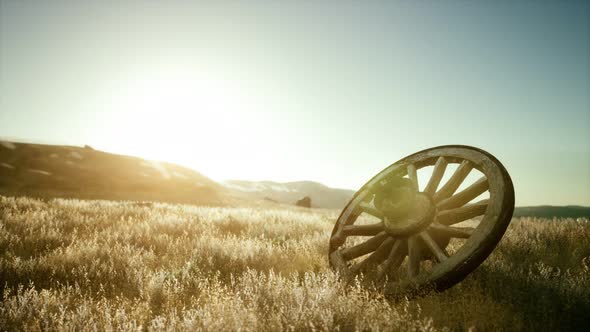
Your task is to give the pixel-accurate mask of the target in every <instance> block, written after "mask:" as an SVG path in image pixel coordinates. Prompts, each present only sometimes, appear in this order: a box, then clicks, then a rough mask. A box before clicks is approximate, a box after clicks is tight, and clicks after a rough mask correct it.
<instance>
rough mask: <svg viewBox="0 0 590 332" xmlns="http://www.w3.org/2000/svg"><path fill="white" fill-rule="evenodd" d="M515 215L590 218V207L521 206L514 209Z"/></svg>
mask: <svg viewBox="0 0 590 332" xmlns="http://www.w3.org/2000/svg"><path fill="white" fill-rule="evenodd" d="M513 216H514V217H537V218H553V217H557V218H574V219H575V218H588V219H590V207H588V206H577V205H567V206H551V205H540V206H520V207H516V208H515V209H514V215H513Z"/></svg>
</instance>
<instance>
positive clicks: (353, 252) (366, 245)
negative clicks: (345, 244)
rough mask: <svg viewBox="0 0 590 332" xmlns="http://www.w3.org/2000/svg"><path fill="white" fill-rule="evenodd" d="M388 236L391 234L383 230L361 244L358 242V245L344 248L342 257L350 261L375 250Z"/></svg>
mask: <svg viewBox="0 0 590 332" xmlns="http://www.w3.org/2000/svg"><path fill="white" fill-rule="evenodd" d="M388 237H389V234H387V233H386V232H381V233H379V234H377V235H375V236H374V237H372V238H370V239H369V240H367V241H365V242H363V243H361V244H357V245H356V246H353V247H350V248H345V249H342V258H344V260H347V261H349V260H351V259H355V258H357V257H360V256H363V255H366V254H368V253H370V252H371V251H375V250H376V249H377V248H379V246H380V245H381V243H383V241H385V239H387V238H388Z"/></svg>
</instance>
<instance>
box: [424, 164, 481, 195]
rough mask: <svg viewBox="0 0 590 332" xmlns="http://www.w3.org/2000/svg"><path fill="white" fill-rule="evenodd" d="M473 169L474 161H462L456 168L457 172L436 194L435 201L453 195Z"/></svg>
mask: <svg viewBox="0 0 590 332" xmlns="http://www.w3.org/2000/svg"><path fill="white" fill-rule="evenodd" d="M472 169H473V165H472V163H471V162H469V161H468V160H463V162H461V165H459V167H457V170H455V173H453V175H452V176H451V178H450V179H449V181H447V183H445V185H444V186H443V187H442V188H441V189H440V190H439V191H437V192H436V193H435V194H434V196H433V197H432V199H433V200H434V201H435V202H440V201H442V200H443V199H446V198H447V197H450V196H451V195H453V194H454V193H455V191H456V190H457V188H459V186H460V185H461V183H463V181H464V180H465V178H466V177H467V175H469V172H471V170H472Z"/></svg>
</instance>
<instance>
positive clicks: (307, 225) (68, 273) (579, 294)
mask: <svg viewBox="0 0 590 332" xmlns="http://www.w3.org/2000/svg"><path fill="white" fill-rule="evenodd" d="M337 213H338V211H325V210H322V211H320V210H303V209H296V208H285V209H264V208H205V207H196V206H189V205H173V204H159V203H157V204H154V206H153V207H144V206H140V205H137V204H135V203H133V202H110V201H78V200H63V199H55V200H50V201H48V202H44V201H41V200H35V199H28V198H16V199H15V198H7V197H0V215H1V220H0V283H1V285H2V286H3V287H2V294H1V295H2V304H0V329H2V330H86V329H96V330H105V329H106V330H110V329H123V330H144V329H150V330H211V331H216V330H238V329H240V330H250V331H260V330H268V331H275V330H337V329H339V330H346V331H348V330H444V329H452V330H455V329H459V330H463V329H469V328H470V327H475V328H476V329H481V330H519V329H527V330H535V329H540V328H544V329H550V330H559V329H575V328H579V327H581V326H585V324H588V315H587V313H588V312H589V311H588V310H589V309H590V308H589V303H588V300H587V299H588V298H590V273H589V265H590V239H589V238H588V234H590V223H589V222H588V220H586V219H580V220H572V219H564V220H555V221H549V220H541V219H515V220H513V222H512V224H511V226H510V227H509V229H508V231H507V233H506V235H505V237H504V239H503V240H502V242H501V243H500V245H499V246H498V248H497V249H496V250H495V252H494V253H493V254H492V255H491V256H490V257H489V258H488V260H487V261H486V262H485V263H484V264H483V265H482V266H481V267H480V268H479V269H477V270H476V271H475V272H474V273H472V274H471V275H470V276H469V277H467V278H466V279H465V280H464V281H463V282H461V283H459V284H458V285H456V286H455V287H453V288H451V289H450V290H448V291H446V292H443V293H432V294H427V295H425V296H423V297H417V298H413V299H406V298H401V299H394V300H392V299H386V298H385V297H384V296H383V295H382V294H380V293H379V291H376V290H367V289H363V288H362V287H360V286H359V285H358V284H357V285H354V284H353V285H346V284H345V283H344V282H342V281H340V280H339V278H338V276H337V275H335V274H334V273H333V272H332V270H331V269H330V268H329V266H328V261H327V257H326V255H327V249H328V239H329V235H330V232H331V230H332V227H333V223H334V221H335V219H336V218H337Z"/></svg>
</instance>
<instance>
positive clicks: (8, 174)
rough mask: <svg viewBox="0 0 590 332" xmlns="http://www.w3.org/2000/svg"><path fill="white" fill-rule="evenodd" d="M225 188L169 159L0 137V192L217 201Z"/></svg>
mask: <svg viewBox="0 0 590 332" xmlns="http://www.w3.org/2000/svg"><path fill="white" fill-rule="evenodd" d="M226 192H227V191H226V190H225V189H224V188H223V187H222V186H220V185H219V184H218V183H216V182H214V181H212V180H210V179H208V178H207V177H205V176H203V175H201V174H199V173H198V172H195V171H194V170H191V169H189V168H186V167H181V166H178V165H174V164H170V163H165V162H155V161H148V160H144V159H141V158H137V157H130V156H124V155H117V154H112V153H106V152H102V151H98V150H94V149H92V148H90V147H85V148H82V147H74V146H58V145H44V144H29V143H13V142H6V141H3V142H0V195H6V196H13V195H15V196H23V195H27V196H34V197H44V198H51V197H70V198H81V199H108V200H134V201H144V200H147V201H161V202H174V203H188V204H199V205H223V204H225V203H227V201H228V196H227V195H226Z"/></svg>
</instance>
